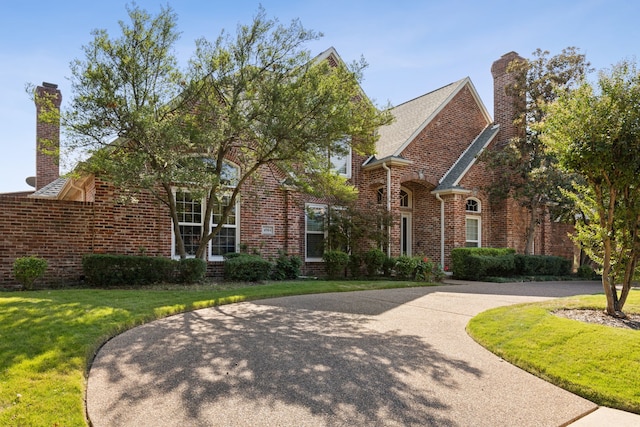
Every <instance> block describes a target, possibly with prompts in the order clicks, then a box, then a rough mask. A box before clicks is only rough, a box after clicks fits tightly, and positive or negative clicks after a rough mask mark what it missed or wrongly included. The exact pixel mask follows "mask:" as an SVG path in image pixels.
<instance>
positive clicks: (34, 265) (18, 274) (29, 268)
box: [13, 256, 49, 289]
mask: <svg viewBox="0 0 640 427" xmlns="http://www.w3.org/2000/svg"><path fill="white" fill-rule="evenodd" d="M48 266H49V265H48V263H47V260H45V259H43V258H38V257H35V256H26V257H21V258H17V259H16V260H15V261H14V262H13V275H14V276H15V278H16V280H17V281H18V282H20V284H21V285H22V286H23V287H24V288H25V289H33V283H34V282H35V281H36V280H37V279H39V278H40V277H42V276H43V275H44V272H45V271H47V267H48Z"/></svg>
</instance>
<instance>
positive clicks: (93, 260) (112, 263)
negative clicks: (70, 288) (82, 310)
mask: <svg viewBox="0 0 640 427" xmlns="http://www.w3.org/2000/svg"><path fill="white" fill-rule="evenodd" d="M82 269H83V271H84V276H85V280H86V281H87V283H88V284H89V285H92V286H97V287H110V286H123V285H124V286H143V285H150V284H153V283H163V282H172V283H176V282H177V283H195V282H198V281H200V280H202V279H203V278H204V276H205V273H206V270H207V264H206V262H205V261H203V260H201V259H198V258H188V259H183V260H180V261H177V260H172V259H169V258H163V257H149V256H131V255H103V254H90V255H85V256H84V257H82Z"/></svg>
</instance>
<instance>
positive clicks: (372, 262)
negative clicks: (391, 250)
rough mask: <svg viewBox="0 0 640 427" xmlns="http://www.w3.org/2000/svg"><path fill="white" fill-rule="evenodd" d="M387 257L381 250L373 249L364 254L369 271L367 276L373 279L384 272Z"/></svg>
mask: <svg viewBox="0 0 640 427" xmlns="http://www.w3.org/2000/svg"><path fill="white" fill-rule="evenodd" d="M386 258H387V256H386V255H385V253H384V252H382V251H381V250H380V249H371V250H369V251H367V252H365V253H364V255H363V259H364V265H365V267H366V269H367V276H369V277H373V276H377V275H378V274H379V273H380V270H383V265H384V262H385V260H386Z"/></svg>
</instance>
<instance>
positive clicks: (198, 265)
mask: <svg viewBox="0 0 640 427" xmlns="http://www.w3.org/2000/svg"><path fill="white" fill-rule="evenodd" d="M206 274H207V262H206V261H205V260H203V259H201V258H185V259H181V260H180V261H179V262H178V271H177V272H176V281H177V282H179V283H198V282H200V281H202V280H203V279H204V277H205V275H206Z"/></svg>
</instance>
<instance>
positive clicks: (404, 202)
mask: <svg viewBox="0 0 640 427" xmlns="http://www.w3.org/2000/svg"><path fill="white" fill-rule="evenodd" d="M400 207H401V208H410V207H411V193H409V192H408V191H407V190H404V189H400Z"/></svg>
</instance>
